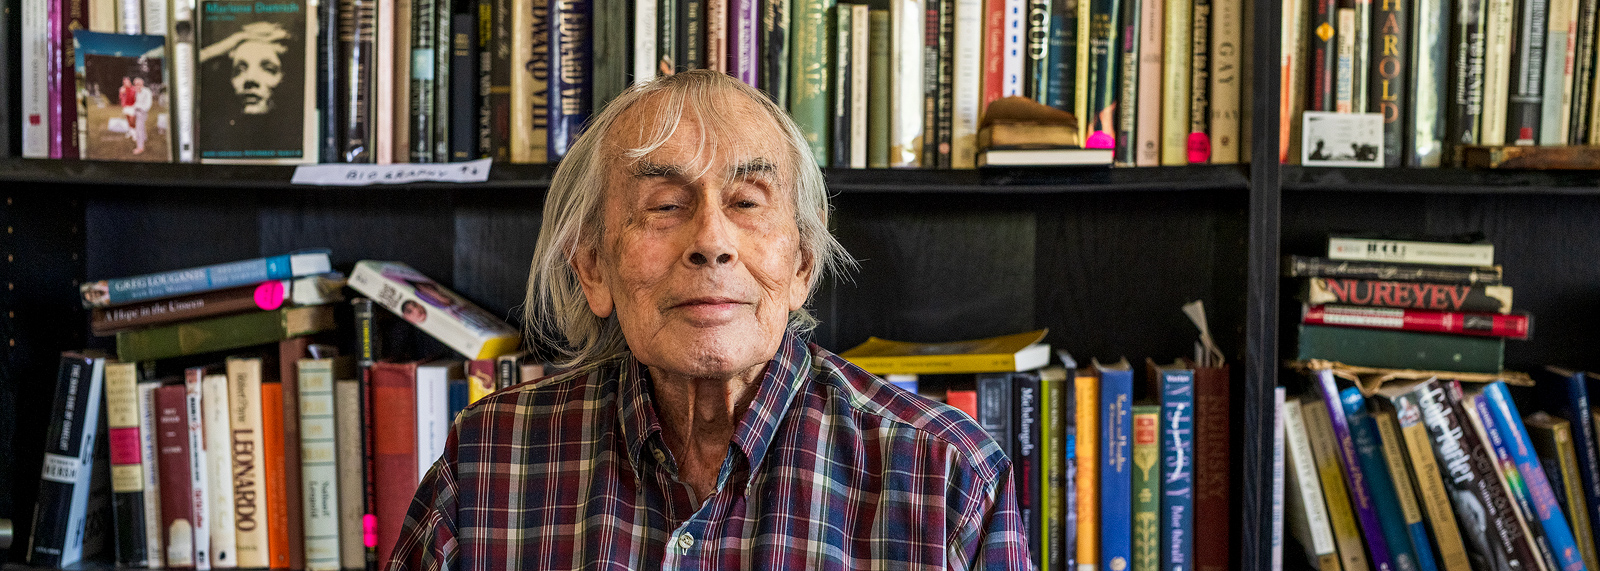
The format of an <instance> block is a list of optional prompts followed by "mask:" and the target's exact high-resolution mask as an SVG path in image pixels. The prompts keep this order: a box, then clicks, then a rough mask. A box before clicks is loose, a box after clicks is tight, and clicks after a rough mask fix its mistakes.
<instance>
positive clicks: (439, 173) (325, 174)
mask: <svg viewBox="0 0 1600 571" xmlns="http://www.w3.org/2000/svg"><path fill="white" fill-rule="evenodd" d="M487 180H489V159H478V160H476V161H470V162H465V163H433V164H413V163H405V164H394V165H356V164H330V165H301V166H299V167H296V168H295V169H294V178H292V179H290V180H289V182H291V183H293V184H313V185H321V186H367V185H372V184H406V183H411V182H484V181H487Z"/></svg>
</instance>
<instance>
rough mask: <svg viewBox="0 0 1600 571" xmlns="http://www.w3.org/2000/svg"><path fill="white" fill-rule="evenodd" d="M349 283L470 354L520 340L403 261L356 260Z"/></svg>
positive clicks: (500, 350) (499, 351) (488, 354)
mask: <svg viewBox="0 0 1600 571" xmlns="http://www.w3.org/2000/svg"><path fill="white" fill-rule="evenodd" d="M350 287H351V288H352V289H355V290H356V291H357V292H360V293H361V295H364V296H367V297H369V298H372V300H373V301H375V302H377V303H378V304H379V305H382V306H383V307H384V309H388V310H389V311H392V312H394V313H395V315H399V316H401V317H403V318H405V320H406V321H409V322H411V324H413V325H416V326H417V327H418V328H419V329H421V330H422V331H423V332H424V333H427V334H428V335H432V336H433V337H434V338H435V339H438V340H439V341H440V342H441V343H444V344H445V346H447V347H449V348H451V349H455V350H456V351H458V352H460V353H461V354H462V355H465V356H466V357H467V358H468V359H492V358H495V357H499V356H500V355H504V354H507V353H512V352H515V351H516V349H517V344H518V343H519V342H520V341H521V335H520V334H518V333H517V330H515V329H512V328H511V326H510V325H506V323H505V322H504V321H501V320H500V319H499V318H496V317H495V316H494V315H492V314H490V313H489V312H487V311H484V310H483V309H482V308H480V307H478V306H477V305H474V304H473V303H472V302H471V301H467V300H466V299H465V298H463V297H461V296H460V295H457V294H456V293H455V292H453V291H450V290H449V289H446V288H445V287H444V286H441V285H439V283H438V282H435V281H433V280H432V279H429V278H428V277H427V276H424V275H422V273H421V272H418V271H416V270H414V269H411V266H407V265H405V264H402V263H399V262H379V261H373V260H361V261H359V262H356V268H355V270H354V271H352V272H350Z"/></svg>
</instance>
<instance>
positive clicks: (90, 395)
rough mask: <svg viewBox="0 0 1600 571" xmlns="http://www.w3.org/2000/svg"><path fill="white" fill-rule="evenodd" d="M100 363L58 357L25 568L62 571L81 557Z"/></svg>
mask: <svg viewBox="0 0 1600 571" xmlns="http://www.w3.org/2000/svg"><path fill="white" fill-rule="evenodd" d="M105 364H106V363H105V359H104V358H100V357H97V356H94V355H88V354H82V353H62V354H61V365H60V368H58V369H57V371H56V386H55V390H56V397H55V401H54V404H53V405H52V406H51V409H50V425H49V427H48V428H46V430H45V434H46V439H45V446H44V463H43V466H44V467H43V469H42V470H41V472H40V482H39V495H38V500H37V501H36V502H35V503H34V509H33V535H31V536H29V538H28V563H29V564H31V565H38V566H44V567H64V566H68V565H72V564H74V563H77V562H78V561H79V560H81V559H82V557H83V545H84V531H85V530H84V527H85V518H87V517H88V509H89V477H90V474H91V472H93V470H94V448H95V427H96V426H98V425H99V424H100V409H101V408H102V403H101V401H100V399H101V398H102V391H103V385H104V379H105Z"/></svg>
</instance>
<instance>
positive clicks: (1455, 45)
mask: <svg viewBox="0 0 1600 571" xmlns="http://www.w3.org/2000/svg"><path fill="white" fill-rule="evenodd" d="M1490 1H1491V0H1456V2H1455V7H1454V11H1455V27H1454V29H1453V30H1452V33H1451V49H1452V53H1453V54H1455V61H1454V65H1453V66H1452V67H1451V74H1452V75H1451V79H1450V93H1451V94H1452V96H1451V97H1452V100H1451V102H1450V123H1449V126H1448V127H1449V137H1448V139H1447V141H1448V143H1447V144H1448V145H1449V146H1450V147H1451V150H1450V152H1451V156H1452V159H1454V161H1453V162H1459V160H1460V154H1461V152H1462V151H1463V148H1464V147H1466V146H1469V145H1476V144H1478V142H1479V138H1480V134H1481V133H1483V103H1484V101H1483V88H1484V86H1483V82H1484V66H1483V64H1484V50H1486V49H1487V45H1486V44H1485V43H1484V42H1485V40H1486V39H1487V38H1486V37H1485V32H1486V31H1487V30H1486V29H1485V19H1484V16H1485V13H1486V10H1487V9H1488V6H1489V2H1490Z"/></svg>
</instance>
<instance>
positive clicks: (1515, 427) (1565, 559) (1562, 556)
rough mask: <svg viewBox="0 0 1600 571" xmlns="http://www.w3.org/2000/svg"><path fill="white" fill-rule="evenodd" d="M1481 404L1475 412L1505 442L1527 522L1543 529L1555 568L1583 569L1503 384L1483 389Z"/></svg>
mask: <svg viewBox="0 0 1600 571" xmlns="http://www.w3.org/2000/svg"><path fill="white" fill-rule="evenodd" d="M1481 400H1482V401H1483V404H1482V405H1480V407H1479V408H1480V409H1482V410H1486V411H1487V412H1488V413H1489V414H1488V415H1486V419H1487V418H1492V419H1493V422H1494V424H1495V427H1496V429H1498V430H1499V432H1500V435H1501V436H1502V437H1504V439H1505V444H1504V446H1505V448H1506V450H1507V452H1508V453H1509V456H1510V459H1511V461H1512V463H1513V464H1515V466H1516V470H1517V472H1518V473H1519V474H1521V476H1522V481H1523V482H1524V484H1525V486H1526V494H1527V495H1528V499H1529V503H1530V504H1531V508H1532V509H1531V510H1528V511H1527V513H1528V515H1529V517H1530V518H1537V519H1538V521H1539V526H1540V527H1541V528H1543V530H1544V536H1545V538H1546V539H1547V540H1548V541H1549V542H1550V548H1551V550H1552V551H1553V552H1554V555H1555V561H1556V566H1557V567H1558V568H1559V569H1561V570H1562V571H1578V570H1581V569H1583V568H1584V564H1583V559H1582V557H1581V556H1580V555H1579V553H1578V545H1577V542H1576V540H1574V539H1573V536H1572V528H1571V527H1570V526H1568V525H1567V520H1566V516H1565V515H1563V514H1562V513H1561V508H1560V506H1559V505H1557V502H1556V495H1555V490H1554V489H1552V488H1551V487H1550V480H1549V479H1548V478H1547V477H1546V476H1545V472H1544V467H1543V466H1541V465H1540V464H1539V457H1538V456H1537V455H1536V454H1535V453H1534V451H1533V443H1532V441H1530V440H1529V438H1528V433H1527V430H1526V428H1525V427H1524V426H1523V425H1522V414H1521V413H1519V412H1517V405H1516V403H1515V402H1512V400H1511V393H1510V392H1508V391H1507V390H1506V385H1505V383H1504V382H1500V381H1496V382H1493V383H1489V384H1488V385H1486V386H1485V387H1484V389H1483V397H1482V399H1481ZM1496 448H1497V449H1498V448H1499V447H1498V446H1497V447H1496ZM1530 523H1531V522H1530Z"/></svg>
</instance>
